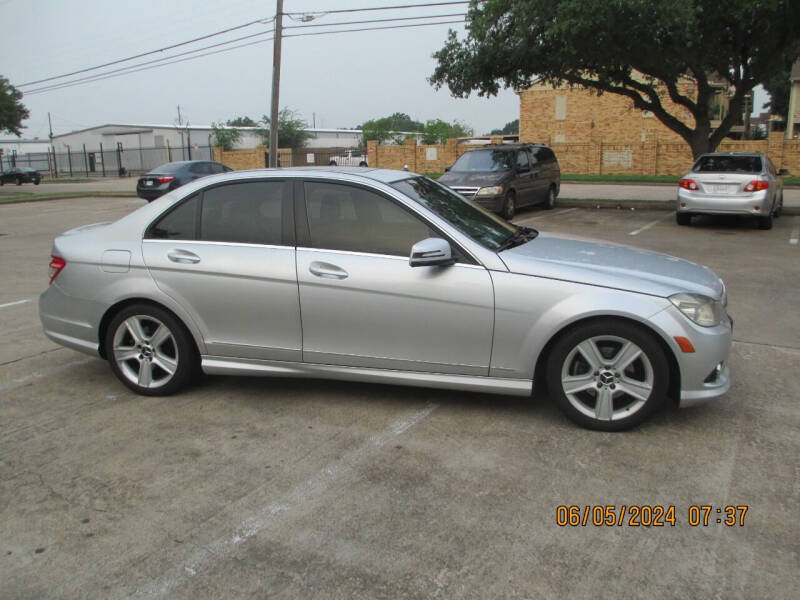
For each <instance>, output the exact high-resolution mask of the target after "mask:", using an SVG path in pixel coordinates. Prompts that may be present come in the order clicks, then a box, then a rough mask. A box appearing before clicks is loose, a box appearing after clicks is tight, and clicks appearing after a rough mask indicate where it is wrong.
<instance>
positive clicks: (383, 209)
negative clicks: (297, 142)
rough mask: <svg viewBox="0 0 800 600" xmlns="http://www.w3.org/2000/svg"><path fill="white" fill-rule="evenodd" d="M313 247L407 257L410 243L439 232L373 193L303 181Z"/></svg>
mask: <svg viewBox="0 0 800 600" xmlns="http://www.w3.org/2000/svg"><path fill="white" fill-rule="evenodd" d="M305 192H306V211H307V214H308V228H309V233H310V235H311V246H312V247H313V248H324V249H328V250H349V251H351V252H369V253H371V254H389V255H392V256H408V255H409V253H410V252H411V246H413V245H414V244H415V243H417V242H419V241H421V240H424V239H425V238H429V237H434V236H437V235H438V234H436V233H434V232H433V231H431V229H430V228H429V227H428V226H427V225H426V224H425V223H423V222H422V221H420V220H419V219H418V218H417V217H416V216H414V215H412V214H411V213H410V212H408V211H407V210H405V209H404V208H402V207H400V206H399V205H397V204H395V203H394V202H392V201H391V200H389V199H387V198H384V197H383V196H380V195H378V194H376V193H374V192H370V191H368V190H364V189H362V188H357V187H352V186H349V185H339V184H333V183H311V182H308V183H306V184H305Z"/></svg>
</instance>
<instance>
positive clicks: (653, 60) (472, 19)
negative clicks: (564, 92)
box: [430, 0, 800, 154]
mask: <svg viewBox="0 0 800 600" xmlns="http://www.w3.org/2000/svg"><path fill="white" fill-rule="evenodd" d="M467 22H468V28H467V32H468V33H467V37H466V38H465V39H464V40H459V39H458V37H457V35H456V33H455V32H454V31H452V30H451V31H450V33H449V37H448V39H447V41H446V42H445V44H444V46H443V47H442V49H441V50H439V51H438V52H436V53H435V54H434V57H435V58H436V59H437V62H438V64H437V66H436V68H435V70H434V72H433V74H432V76H431V77H430V82H431V83H432V84H433V85H435V86H436V87H437V88H439V87H442V86H447V87H448V88H449V89H450V91H451V92H452V94H453V95H454V96H457V97H466V96H468V95H469V94H470V93H471V92H472V91H477V92H478V93H479V95H486V96H492V95H495V94H497V92H498V91H499V90H500V88H501V86H504V87H511V88H514V89H524V88H526V87H528V86H530V84H531V83H532V82H533V81H534V80H536V79H537V78H541V80H543V81H544V82H546V83H551V84H556V85H563V84H566V85H580V86H583V87H586V88H589V89H591V90H594V91H596V92H597V93H604V92H610V93H614V94H619V95H622V96H625V97H627V98H629V99H630V100H631V101H632V102H633V104H634V106H635V107H636V108H639V109H641V110H649V111H651V112H652V113H653V114H654V115H655V116H656V117H657V118H658V119H659V120H661V122H662V123H664V125H666V126H667V127H669V128H670V129H672V130H673V131H675V132H676V133H678V134H679V135H681V136H682V137H683V138H684V139H685V140H686V141H687V143H689V145H690V146H691V147H692V150H693V152H694V153H695V154H698V153H700V152H705V151H708V150H711V149H714V148H716V147H717V145H718V144H719V142H720V141H721V140H722V139H723V137H724V136H725V134H726V133H727V132H728V131H730V128H731V126H732V125H733V124H734V122H735V121H736V119H737V118H738V117H739V116H740V115H741V113H742V108H743V104H744V96H745V94H746V93H747V92H749V91H750V90H752V89H753V87H755V86H756V85H757V84H759V83H763V82H766V81H768V80H770V79H771V77H772V76H774V75H775V74H776V73H777V72H778V71H780V70H781V69H783V68H784V66H785V64H786V61H787V60H789V59H792V60H793V59H794V58H796V57H797V56H798V55H799V54H800V36H797V31H798V29H800V11H798V10H797V0H759V1H757V2H756V1H753V0H728V1H726V2H719V1H718V0H673V1H672V2H662V1H661V0H614V1H613V2H609V0H481V1H478V0H473V1H472V2H471V4H470V7H469V10H468V15H467ZM634 70H635V71H638V72H639V73H641V74H642V75H643V76H636V75H635V74H634ZM711 74H715V75H713V76H712V75H711ZM683 76H690V77H692V78H693V79H694V80H695V83H696V86H693V87H694V88H695V89H694V91H693V92H692V93H691V94H689V93H687V94H685V95H684V94H682V93H681V91H680V89H679V87H678V86H677V83H678V81H679V80H680V79H681V78H682V77H683ZM712 77H721V78H722V79H723V81H724V82H725V83H726V84H728V85H730V86H731V87H732V89H734V90H735V92H734V94H733V96H732V97H731V100H730V110H729V112H728V115H727V116H726V117H725V118H724V119H723V121H722V124H721V126H720V127H719V128H718V129H717V130H716V131H713V132H712V131H711V128H710V120H709V114H708V113H709V102H710V101H711V99H712V97H713V95H714V86H713V85H712V83H713V81H712ZM666 96H668V97H669V98H670V99H671V100H672V102H674V103H676V104H677V105H678V106H679V112H680V111H684V110H686V111H689V113H690V114H691V115H692V116H693V117H694V121H695V123H694V128H692V127H691V125H687V124H685V123H684V122H683V119H682V118H680V115H675V114H673V113H672V112H670V111H669V110H668V109H667V107H666V106H665V103H664V98H665V97H666Z"/></svg>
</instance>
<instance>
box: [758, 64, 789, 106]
mask: <svg viewBox="0 0 800 600" xmlns="http://www.w3.org/2000/svg"><path fill="white" fill-rule="evenodd" d="M791 71H792V61H788V62H787V63H786V64H785V65H784V68H783V69H781V70H780V71H778V72H776V73H775V74H774V75H773V76H772V77H770V78H769V79H767V80H766V81H764V82H763V83H764V89H765V90H767V93H768V94H769V102H767V104H766V107H767V108H768V109H769V112H771V113H772V114H773V115H778V116H781V117H783V118H784V119H785V118H786V117H787V116H788V114H789V94H790V93H791V91H792V83H791V82H790V81H789V76H790V75H791Z"/></svg>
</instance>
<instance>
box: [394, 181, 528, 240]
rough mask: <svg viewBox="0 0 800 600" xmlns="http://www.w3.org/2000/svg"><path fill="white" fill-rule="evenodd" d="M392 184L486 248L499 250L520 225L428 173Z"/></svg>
mask: <svg viewBox="0 0 800 600" xmlns="http://www.w3.org/2000/svg"><path fill="white" fill-rule="evenodd" d="M391 185H392V187H393V188H395V189H396V190H399V191H400V192H402V193H403V194H405V195H406V196H408V197H409V198H412V199H414V200H416V201H417V202H419V203H420V204H422V205H423V206H424V207H426V208H427V209H429V210H431V211H433V212H434V213H436V214H437V215H439V216H440V217H441V218H443V219H444V220H445V221H447V222H448V223H450V224H451V225H452V226H453V227H455V228H456V229H458V230H459V231H460V232H461V233H463V234H464V235H466V236H468V237H470V238H471V239H473V240H475V241H476V242H478V243H479V244H480V245H481V246H483V247H484V248H488V249H490V250H494V251H497V250H498V249H500V248H501V246H503V245H504V244H505V243H506V242H508V240H509V238H510V237H511V236H513V235H515V234H516V233H517V228H516V227H515V226H514V225H512V224H511V223H507V222H506V221H503V220H502V219H500V218H498V217H496V216H494V215H493V214H492V213H490V212H487V211H485V210H484V209H482V208H481V207H479V206H478V205H477V204H475V203H473V202H472V201H471V200H467V199H466V198H464V197H463V196H461V195H460V194H456V193H455V192H454V191H452V190H451V189H450V188H448V187H445V186H443V185H442V184H440V183H437V182H436V181H433V180H431V179H428V178H427V177H413V178H411V179H403V180H401V181H396V182H395V183H393V184H391Z"/></svg>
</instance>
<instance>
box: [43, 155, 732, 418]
mask: <svg viewBox="0 0 800 600" xmlns="http://www.w3.org/2000/svg"><path fill="white" fill-rule="evenodd" d="M165 200H166V201H165V202H157V203H152V204H149V205H147V206H144V207H142V208H140V209H139V210H137V211H135V212H133V213H131V214H129V215H127V216H126V217H123V218H122V219H120V220H119V221H116V222H114V223H100V224H96V225H89V226H85V227H82V228H78V229H75V230H72V231H68V232H67V233H65V234H63V235H61V236H60V237H58V238H56V240H55V242H54V245H53V249H52V257H51V261H50V285H49V287H48V288H47V290H46V291H45V292H44V293H43V294H42V295H41V297H40V299H39V314H40V318H41V321H42V325H43V327H44V332H45V334H46V335H47V336H48V337H49V338H50V339H52V340H54V341H55V342H57V343H59V344H62V345H64V346H67V347H70V348H74V349H76V350H80V351H82V352H86V353H88V354H92V355H95V356H101V357H103V358H106V359H108V361H109V363H110V366H111V369H112V371H113V372H114V374H115V375H116V376H117V377H118V378H119V379H120V381H122V383H123V384H125V385H126V386H128V387H129V388H130V389H132V390H134V391H135V392H137V393H140V394H145V395H154V396H155V395H167V394H172V393H173V392H176V391H178V390H179V389H181V388H183V387H184V386H186V385H187V384H188V383H189V382H190V380H191V379H192V377H193V375H194V374H195V373H196V372H197V370H198V369H202V370H203V371H204V372H206V373H214V374H229V375H233V374H240V375H271V376H288V377H317V378H327V379H343V380H353V381H364V382H384V383H392V384H401V385H410V386H425V387H435V388H450V389H456V390H464V391H475V392H487V393H496V394H510V395H518V396H530V395H531V393H532V390H533V385H534V382H537V381H539V379H540V378H541V379H542V380H543V381H546V383H547V385H548V387H549V390H550V394H551V395H552V397H554V399H555V401H556V402H557V403H558V405H559V406H560V407H561V409H562V410H563V411H564V412H565V413H566V414H567V416H569V417H570V418H571V419H573V420H574V421H576V422H578V423H580V424H581V425H584V426H587V427H590V428H595V429H604V430H619V429H625V428H628V427H631V426H633V425H635V424H636V423H638V422H640V421H641V420H643V419H644V418H645V417H646V416H647V415H648V414H650V413H651V412H652V411H653V410H655V409H656V408H657V407H658V405H659V404H660V403H662V402H663V401H664V400H666V399H668V398H669V399H672V400H673V401H675V402H677V403H680V405H686V404H692V403H695V402H697V401H700V400H704V399H707V398H713V397H716V396H719V395H721V394H724V393H725V392H726V391H727V390H728V387H729V381H730V379H729V371H728V352H729V350H730V345H731V327H732V325H731V321H730V319H729V317H728V315H727V313H726V308H725V307H726V304H727V302H726V292H725V286H724V285H723V282H722V281H721V280H720V279H719V277H717V276H716V275H715V274H714V273H713V272H712V271H711V270H709V269H708V268H707V267H702V266H699V265H696V264H694V263H691V262H689V261H686V260H682V259H679V258H673V257H669V256H665V255H661V254H656V253H650V252H645V251H642V250H634V249H628V248H625V247H623V246H616V245H612V244H607V243H593V242H590V241H579V240H573V239H570V238H568V237H562V236H558V235H551V234H546V233H540V232H538V231H536V230H535V229H531V228H527V227H519V226H516V225H513V224H511V223H508V222H506V221H503V220H502V219H500V218H498V217H496V216H495V215H493V214H491V213H489V212H487V211H486V210H484V209H482V208H481V207H479V206H477V205H476V204H475V203H473V202H471V201H469V200H466V199H465V198H463V197H462V196H460V195H459V194H456V193H455V192H453V191H452V190H450V189H449V188H447V187H446V186H444V185H441V184H439V183H438V182H435V181H432V180H430V179H427V178H425V177H422V176H420V175H417V174H414V173H411V172H407V171H391V170H375V169H373V170H364V171H363V172H361V173H358V172H353V171H352V170H349V169H331V168H329V167H321V168H316V169H313V168H311V169H290V168H288V169H282V170H280V171H278V172H276V171H271V170H260V171H241V172H235V173H228V174H224V175H216V176H211V177H208V178H205V179H202V180H199V181H194V182H191V183H189V184H187V185H186V186H184V187H183V188H181V189H180V190H179V191H178V192H176V193H175V194H172V195H171V196H170V197H169V198H168V199H165ZM301 306H302V312H301V310H300V307H301Z"/></svg>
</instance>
